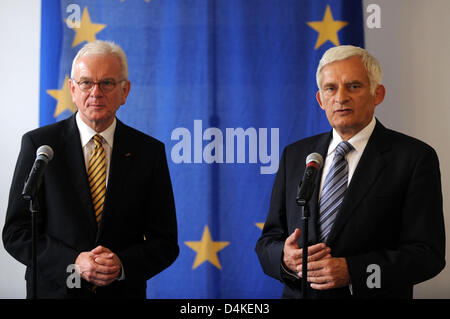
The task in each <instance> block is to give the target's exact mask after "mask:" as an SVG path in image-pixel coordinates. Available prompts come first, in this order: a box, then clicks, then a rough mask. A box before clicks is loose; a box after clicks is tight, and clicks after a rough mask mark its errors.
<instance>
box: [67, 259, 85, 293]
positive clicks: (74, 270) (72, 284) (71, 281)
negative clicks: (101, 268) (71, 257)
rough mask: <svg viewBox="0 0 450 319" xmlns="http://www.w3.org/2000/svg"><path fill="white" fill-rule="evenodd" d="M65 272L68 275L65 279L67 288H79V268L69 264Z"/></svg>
mask: <svg viewBox="0 0 450 319" xmlns="http://www.w3.org/2000/svg"><path fill="white" fill-rule="evenodd" d="M66 272H67V273H69V274H70V275H69V276H67V279H66V286H67V288H69V289H72V288H81V275H80V267H79V266H78V265H75V264H70V265H69V266H67V268H66Z"/></svg>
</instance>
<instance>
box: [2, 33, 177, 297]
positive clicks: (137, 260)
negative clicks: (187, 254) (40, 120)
mask: <svg viewBox="0 0 450 319" xmlns="http://www.w3.org/2000/svg"><path fill="white" fill-rule="evenodd" d="M70 90H71V93H72V99H73V102H74V103H75V104H76V106H77V108H78V112H77V113H76V114H75V115H73V116H72V117H70V118H68V119H66V120H63V121H60V122H57V123H55V124H53V125H49V126H45V127H41V128H38V129H36V130H33V131H31V132H28V133H26V134H25V135H24V136H23V139H22V147H21V151H20V154H19V158H18V161H17V165H16V169H15V173H14V177H13V181H12V186H11V192H10V198H9V205H8V210H7V215H6V221H5V226H4V229H3V242H4V245H5V248H6V250H7V251H8V252H9V253H10V254H11V255H12V256H14V258H16V259H17V260H18V261H20V262H22V263H23V264H25V265H27V266H28V267H27V272H26V279H27V296H28V297H29V296H30V293H31V291H30V290H31V273H32V272H31V270H30V267H29V266H30V261H31V255H30V254H31V253H30V248H29V247H30V241H31V230H30V227H31V226H30V214H29V211H28V207H27V202H25V201H24V200H23V199H22V197H21V192H22V189H23V185H24V182H25V180H26V178H27V175H28V173H29V172H30V169H31V167H32V165H33V162H34V159H35V156H36V155H35V154H36V149H37V148H38V147H39V146H41V145H49V146H50V147H51V148H52V149H53V150H54V154H55V155H54V158H53V159H52V160H51V161H50V162H49V164H48V167H47V169H46V171H45V174H44V176H43V181H42V186H41V188H40V191H39V193H38V199H39V204H40V213H39V214H38V222H37V228H38V236H37V262H38V267H37V273H38V277H37V294H38V297H39V298H92V297H95V298H103V297H104V298H119V297H120V298H123V297H125V298H127V297H130V298H145V297H146V282H147V280H148V279H149V278H151V277H152V276H155V275H156V274H158V273H159V272H161V271H162V270H163V269H165V268H166V267H168V266H169V265H171V264H172V263H173V262H174V260H175V259H176V257H177V256H178V253H179V248H178V243H177V222H176V216H175V205H174V199H173V193H172V185H171V181H170V176H169V170H168V166H167V161H166V155H165V149H164V145H163V144H162V143H161V142H159V141H158V140H156V139H154V138H152V137H150V136H148V135H145V134H144V133H141V132H139V131H137V130H135V129H133V128H131V127H129V126H127V125H125V124H123V123H122V122H120V121H119V120H118V119H116V116H115V115H116V111H117V110H118V109H119V107H120V106H121V105H123V104H125V101H126V99H127V96H128V93H129V92H130V82H129V81H128V69H127V60H126V56H125V54H124V52H123V51H122V49H121V48H120V47H119V46H118V45H116V44H114V43H111V42H106V41H96V42H92V43H88V44H86V45H85V46H84V47H83V48H82V49H81V50H80V51H79V52H78V54H77V56H76V57H75V58H74V61H73V65H72V74H71V80H70ZM70 265H74V269H76V271H77V274H78V275H79V276H81V278H82V279H80V282H81V284H80V285H78V286H77V285H75V286H74V285H70V284H68V282H70V280H68V276H69V275H70V272H69V273H68V269H70V267H69V266H70ZM68 267H69V268H68Z"/></svg>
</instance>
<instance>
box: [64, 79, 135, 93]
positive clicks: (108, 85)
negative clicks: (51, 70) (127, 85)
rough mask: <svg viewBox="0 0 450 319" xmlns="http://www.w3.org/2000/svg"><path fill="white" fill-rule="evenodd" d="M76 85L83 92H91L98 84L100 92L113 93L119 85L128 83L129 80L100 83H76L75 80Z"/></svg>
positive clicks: (88, 81)
mask: <svg viewBox="0 0 450 319" xmlns="http://www.w3.org/2000/svg"><path fill="white" fill-rule="evenodd" d="M73 81H74V82H75V83H76V84H78V86H79V87H80V90H81V91H83V92H89V91H91V90H92V88H93V87H94V86H95V85H96V84H98V86H99V88H100V90H101V91H102V92H103V93H106V92H111V91H112V90H114V88H115V87H116V85H117V84H119V83H121V82H124V81H127V80H120V81H118V82H116V81H114V80H112V79H111V80H109V79H107V80H100V81H91V80H81V81H78V82H77V81H75V80H73Z"/></svg>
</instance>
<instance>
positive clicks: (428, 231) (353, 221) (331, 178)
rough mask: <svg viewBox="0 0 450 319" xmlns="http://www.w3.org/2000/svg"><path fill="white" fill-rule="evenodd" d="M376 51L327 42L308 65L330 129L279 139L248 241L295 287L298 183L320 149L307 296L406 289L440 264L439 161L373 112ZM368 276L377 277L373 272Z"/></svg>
mask: <svg viewBox="0 0 450 319" xmlns="http://www.w3.org/2000/svg"><path fill="white" fill-rule="evenodd" d="M381 79H382V71H381V67H380V65H379V63H378V61H377V60H376V59H375V58H374V57H373V56H371V55H370V54H369V53H368V52H367V51H366V50H364V49H362V48H358V47H354V46H339V47H333V48H331V49H329V50H328V51H327V52H325V54H324V56H323V57H322V59H321V61H320V63H319V66H318V68H317V74H316V80H317V85H318V87H319V91H318V92H317V101H318V102H319V105H320V107H321V108H322V109H323V110H324V111H325V113H326V116H327V118H328V121H329V122H330V124H331V126H332V127H333V130H332V131H331V132H328V133H324V134H320V135H316V136H312V137H309V138H306V139H303V140H300V141H297V142H296V143H293V144H291V145H289V146H287V147H286V148H285V149H284V151H283V155H282V159H281V162H280V167H279V170H278V173H277V176H276V179H275V182H274V186H273V190H272V196H271V202H270V209H269V213H268V216H267V220H266V222H265V225H264V229H263V232H262V235H261V237H260V238H259V240H258V242H257V244H256V252H257V254H258V257H259V260H260V263H261V265H262V268H263V270H264V272H265V273H266V274H268V275H269V276H272V277H274V278H276V279H278V280H280V281H281V282H283V283H284V284H285V288H284V291H283V297H284V298H301V297H302V285H301V276H302V253H303V249H304V248H303V247H302V244H301V243H302V242H303V238H302V229H301V228H302V222H301V217H302V216H301V210H300V207H297V204H296V195H297V186H298V184H299V181H300V180H301V179H302V176H303V174H304V170H305V165H304V164H302V163H305V159H306V157H307V156H308V155H309V154H310V153H313V152H316V153H319V154H321V155H322V157H323V158H324V166H323V168H322V169H321V170H320V171H319V174H317V178H316V182H315V189H314V192H313V195H312V198H311V200H310V202H309V208H310V212H311V218H310V219H309V224H308V225H309V227H308V229H309V230H310V231H309V234H308V238H307V242H308V273H307V282H308V288H307V289H308V291H307V296H308V297H310V298H350V297H356V298H372V297H382V298H412V296H413V286H414V285H415V284H418V283H420V282H422V281H425V280H428V279H430V278H432V277H433V276H435V275H437V274H438V273H439V272H440V271H441V270H442V269H443V268H444V266H445V228H444V219H443V208H442V191H441V180H440V170H439V162H438V157H437V155H436V152H435V151H434V150H433V149H432V148H431V147H430V146H428V145H427V144H425V143H423V142H421V141H419V140H417V139H414V138H412V137H409V136H406V135H404V134H401V133H398V132H395V131H392V130H389V129H387V128H385V127H384V126H383V125H382V124H381V123H380V122H379V121H378V120H377V119H375V117H374V110H375V107H376V106H377V105H378V104H380V103H381V102H382V101H383V99H384V96H385V87H384V86H383V85H382V84H381ZM375 276H376V278H375Z"/></svg>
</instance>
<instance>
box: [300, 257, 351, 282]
mask: <svg viewBox="0 0 450 319" xmlns="http://www.w3.org/2000/svg"><path fill="white" fill-rule="evenodd" d="M299 274H300V275H301V270H300V272H299ZM307 281H308V282H310V283H311V288H313V289H317V290H326V289H331V288H340V287H345V286H348V285H349V283H350V274H349V273H348V267H347V261H346V260H345V258H335V257H331V258H325V259H321V260H318V261H311V262H308V278H307Z"/></svg>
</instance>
